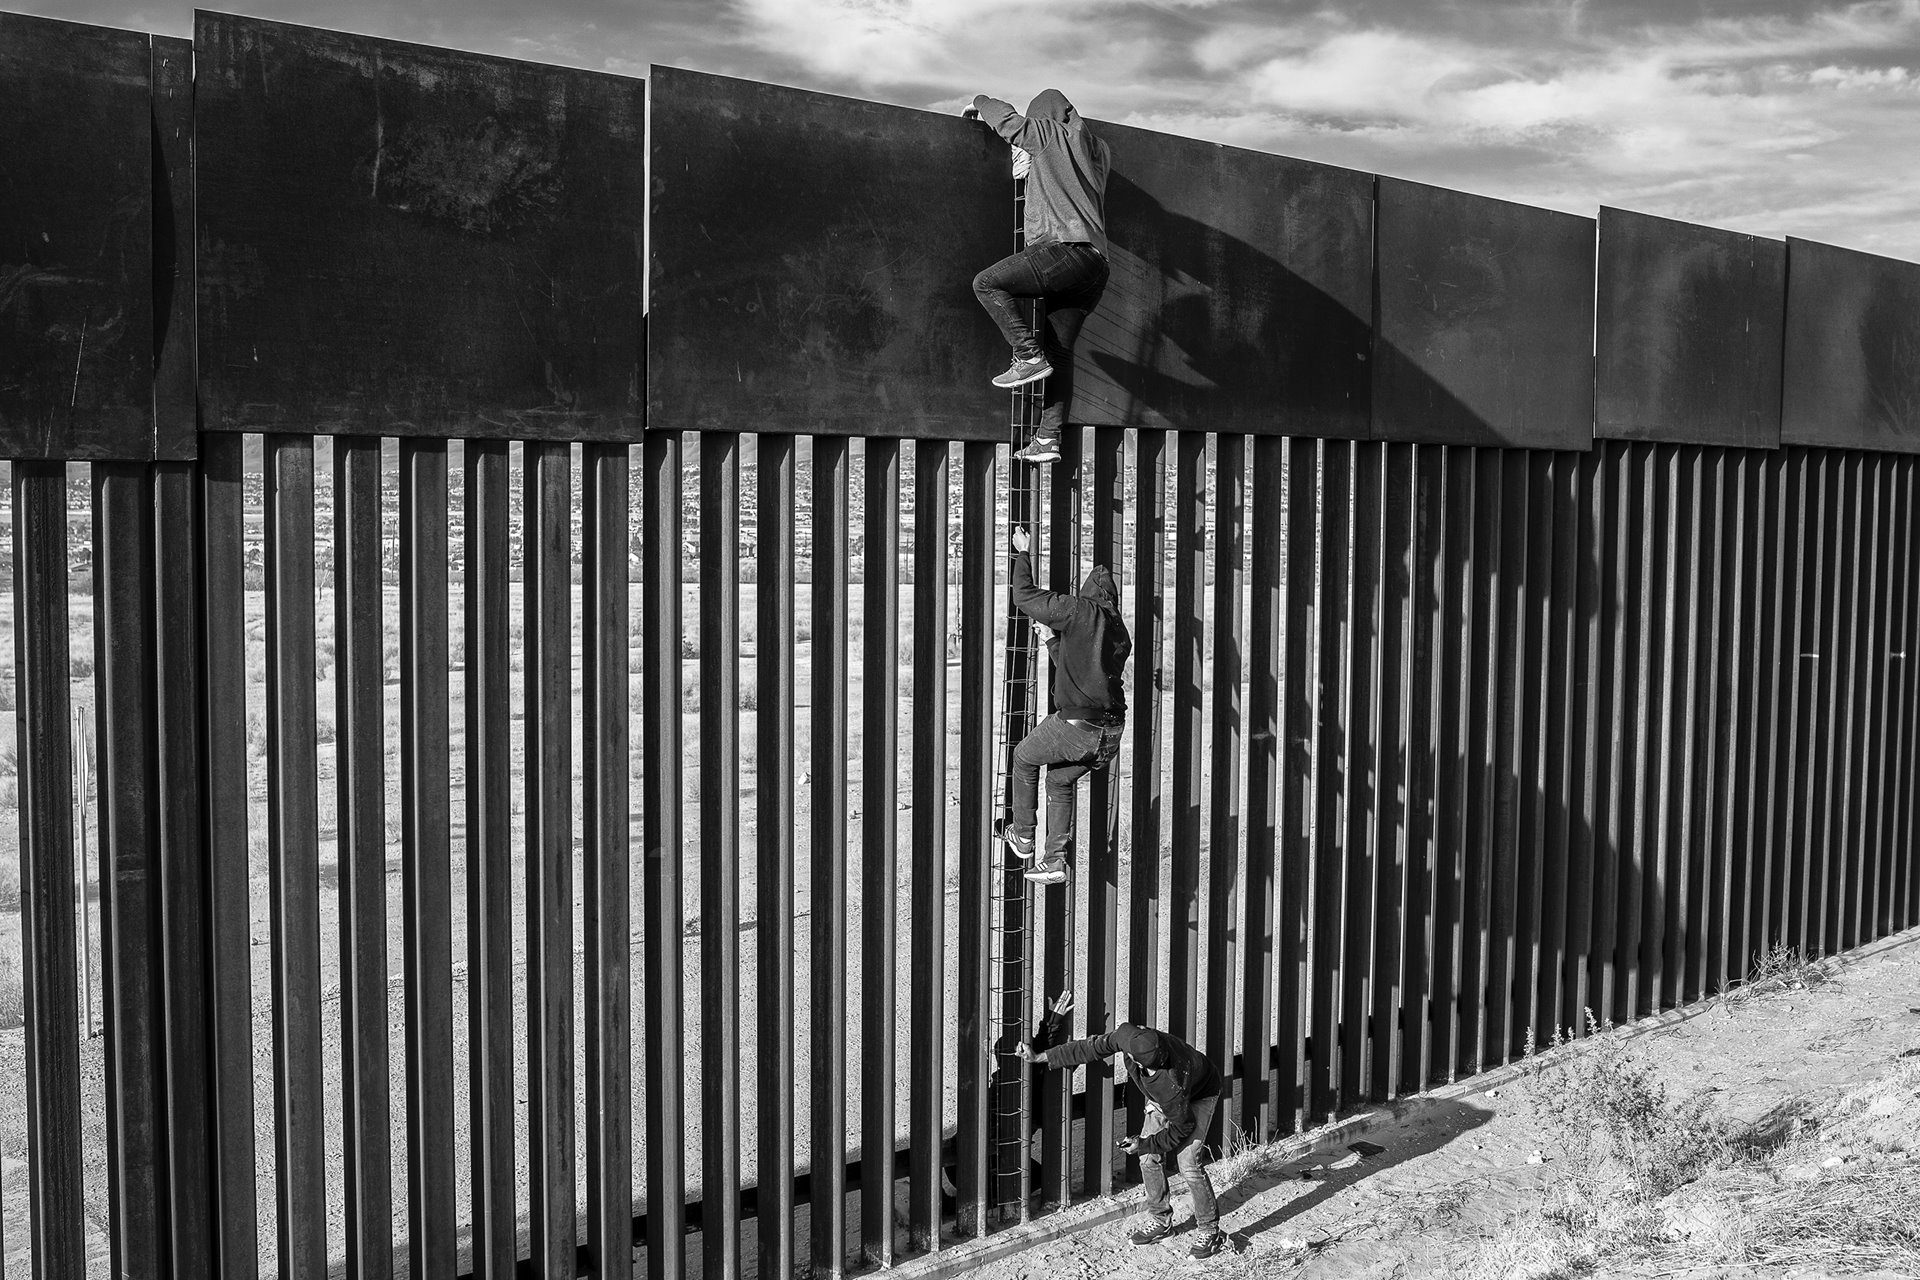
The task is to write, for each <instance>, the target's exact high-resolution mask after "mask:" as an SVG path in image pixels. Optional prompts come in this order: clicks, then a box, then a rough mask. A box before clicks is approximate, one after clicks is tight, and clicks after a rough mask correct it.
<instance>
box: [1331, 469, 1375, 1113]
mask: <svg viewBox="0 0 1920 1280" xmlns="http://www.w3.org/2000/svg"><path fill="white" fill-rule="evenodd" d="M1348 447H1349V449H1350V451H1351V454H1352V458H1353V464H1352V465H1353V481H1352V483H1353V498H1352V515H1351V517H1350V523H1349V526H1348V528H1349V530H1350V533H1349V538H1350V541H1349V543H1348V546H1349V547H1350V548H1351V554H1350V556H1349V558H1348V561H1347V564H1348V570H1347V571H1348V573H1349V574H1350V576H1351V589H1350V593H1349V595H1348V597H1347V608H1348V618H1347V627H1346V632H1347V634H1346V643H1345V645H1344V647H1343V648H1342V650H1341V653H1342V655H1343V657H1344V659H1345V662H1346V668H1347V671H1346V675H1347V678H1346V681H1345V691H1346V697H1347V712H1346V728H1347V733H1346V753H1345V756H1344V758H1343V760H1342V761H1341V767H1340V773H1341V775H1342V781H1343V783H1344V792H1345V814H1344V819H1345V823H1346V843H1345V856H1344V857H1343V858H1342V864H1343V869H1342V872H1341V888H1340V890H1339V892H1340V893H1341V896H1342V898H1343V900H1344V901H1343V906H1344V911H1343V913H1342V919H1341V927H1340V934H1339V941H1338V943H1337V944H1336V945H1337V946H1338V948H1339V953H1340V960H1339V965H1340V985H1339V987H1338V995H1337V996H1336V999H1337V1000H1338V1001H1339V1005H1338V1009H1337V1012H1336V1015H1335V1016H1336V1017H1337V1019H1338V1023H1339V1030H1340V1045H1339V1055H1340V1072H1339V1082H1340V1084H1339V1089H1340V1091H1339V1102H1338V1104H1337V1105H1339V1106H1341V1107H1351V1106H1354V1105H1355V1104H1357V1103H1358V1102H1359V1101H1360V1100H1361V1099H1362V1098H1364V1097H1366V1096H1367V1092H1366V1090H1367V1083H1366V1082H1367V1079H1368V1074H1369V1073H1368V1069H1367V1067H1368V1064H1367V1059H1368V1056H1369V1051H1370V1049H1371V1047H1372V1043H1373V1037H1372V1036H1371V1035H1370V1034H1369V1028H1368V1014H1369V1012H1370V1010H1369V1007H1368V1000H1367V989H1368V986H1369V985H1370V984H1371V982H1372V981H1373V980H1374V978H1375V977H1376V976H1377V975H1376V974H1375V973H1374V972H1373V959H1374V956H1373V925H1374V919H1373V916H1374V909H1373V900H1374V895H1375V894H1376V893H1377V892H1378V891H1379V888H1380V885H1379V884H1378V883H1377V881H1376V876H1377V873H1378V869H1379V866H1380V856H1379V843H1380V828H1379V824H1378V821H1377V817H1378V804H1379V788H1380V785H1381V775H1380V759H1381V755H1382V751H1381V740H1380V738H1381V727H1382V726H1381V713H1382V705H1381V699H1380V691H1381V677H1382V671H1381V665H1380V659H1381V653H1380V648H1381V631H1382V629H1383V627H1382V619H1381V612H1382V607H1383V606H1382V598H1381V589H1382V579H1383V577H1384V575H1383V573H1382V570H1381V557H1382V554H1383V552H1384V550H1385V547H1384V544H1383V539H1382V537H1381V523H1382V516H1383V513H1384V494H1383V491H1382V476H1381V464H1382V462H1383V460H1384V459H1385V457H1386V452H1385V450H1386V446H1385V445H1382V444H1375V443H1354V444H1352V445H1350V446H1348Z"/></svg>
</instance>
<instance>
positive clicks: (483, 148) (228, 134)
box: [142, 12, 646, 441]
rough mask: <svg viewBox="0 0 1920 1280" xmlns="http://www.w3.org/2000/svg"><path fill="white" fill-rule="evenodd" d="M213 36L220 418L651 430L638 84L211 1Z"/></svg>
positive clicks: (209, 406)
mask: <svg viewBox="0 0 1920 1280" xmlns="http://www.w3.org/2000/svg"><path fill="white" fill-rule="evenodd" d="M194 46H195V49H196V51H197V56H198V60H199V66H198V84H197V98H196V103H195V113H196V119H197V127H198V137H199V155H198V160H199V167H198V171H197V184H198V201H199V211H198V218H199V268H200V269H199V299H200V318H199V319H200V351H201V356H200V369H199V373H200V396H201V403H202V406H203V409H204V414H205V423H206V426H207V428H208V429H210V430H229V431H231V430H260V429H275V428H281V427H287V426H294V425H297V426H298V427H300V428H301V429H305V430H314V431H321V432H325V433H329V434H332V433H353V432H362V433H368V434H380V435H400V436H461V437H512V438H515V439H568V440H583V439H584V440H613V441H617V440H630V439H634V438H637V436H638V433H639V430H640V426H641V416H642V399H643V397H642V390H641V389H642V387H643V386H644V385H645V382H644V377H645V375H644V370H643V369H642V367H641V347H642V344H643V337H642V324H643V317H642V312H643V306H644V302H643V299H642V296H641V280H642V277H643V270H644V266H645V263H644V261H643V259H642V256H641V255H642V251H641V248H640V245H641V239H642V232H643V225H644V217H645V211H646V188H645V177H644V173H645V159H646V157H645V137H646V120H645V99H644V94H645V90H644V86H643V84H642V83H641V82H640V81H638V80H630V79H625V78H622V77H618V76H609V75H603V74H600V73H597V72H589V71H575V70H570V69H564V68H559V67H544V66H539V65H536V64H533V63H525V62H514V61H510V60H508V59H504V58H493V57H483V56H481V55H478V54H470V53H461V52H457V51H454V50H450V49H434V48H427V47H424V46H420V45H408V44H401V43H398V42H395V41H390V40H375V39H372V38H369V37H366V36H354V35H346V34H342V33H340V32H333V31H319V30H315V29H312V28H308V27H294V26H288V25H285V24H282V23H275V22H263V21H260V20H258V19H253V18H238V17H232V16H229V15H226V14H215V13H206V12H201V13H199V14H197V15H196V18H195V27H194ZM318 121H325V122H326V127H325V128H317V127H316V122H318ZM144 139H145V130H144V127H143V129H142V146H143V148H144V146H145V140H144Z"/></svg>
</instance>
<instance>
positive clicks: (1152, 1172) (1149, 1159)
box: [1140, 1097, 1220, 1231]
mask: <svg viewBox="0 0 1920 1280" xmlns="http://www.w3.org/2000/svg"><path fill="white" fill-rule="evenodd" d="M1219 1102H1220V1099H1219V1098H1217V1097H1214V1098H1201V1099H1198V1100H1196V1101H1195V1102H1194V1103H1193V1104H1192V1106H1193V1137H1192V1138H1191V1139H1189V1140H1188V1142H1187V1145H1186V1146H1184V1147H1182V1148H1180V1154H1179V1161H1180V1173H1181V1175H1182V1176H1183V1177H1185V1178H1186V1180H1187V1194H1188V1195H1190V1196H1192V1197H1193V1221H1194V1224H1195V1225H1196V1226H1198V1227H1199V1228H1200V1229H1201V1230H1202V1231H1211V1230H1213V1229H1214V1227H1215V1225H1216V1224H1218V1222H1219V1221H1220V1211H1219V1210H1218V1209H1216V1208H1214V1204H1213V1183H1211V1182H1209V1181H1208V1180H1207V1171H1206V1169H1205V1168H1204V1167H1202V1165H1201V1164H1200V1151H1201V1148H1203V1147H1205V1146H1206V1143H1207V1128H1208V1126H1210V1125H1211V1124H1212V1123H1213V1109H1214V1107H1215V1106H1217V1105H1218V1104H1219ZM1166 1127H1167V1122H1166V1120H1165V1119H1164V1118H1162V1116H1161V1115H1160V1113H1159V1112H1158V1111H1153V1112H1151V1113H1150V1114H1149V1115H1148V1116H1147V1122H1146V1123H1145V1124H1143V1125H1141V1126H1140V1136H1141V1137H1143V1138H1144V1137H1146V1136H1147V1135H1148V1134H1150V1133H1159V1132H1160V1131H1161V1130H1162V1129H1164V1128H1166ZM1140 1181H1141V1182H1143V1183H1144V1184H1146V1188H1147V1214H1148V1216H1150V1217H1153V1218H1156V1219H1158V1220H1159V1221H1161V1222H1170V1221H1172V1220H1173V1201H1172V1198H1171V1197H1170V1196H1169V1195H1168V1193H1167V1158H1166V1157H1165V1156H1161V1155H1144V1154H1143V1155H1142V1156H1141V1157H1140Z"/></svg>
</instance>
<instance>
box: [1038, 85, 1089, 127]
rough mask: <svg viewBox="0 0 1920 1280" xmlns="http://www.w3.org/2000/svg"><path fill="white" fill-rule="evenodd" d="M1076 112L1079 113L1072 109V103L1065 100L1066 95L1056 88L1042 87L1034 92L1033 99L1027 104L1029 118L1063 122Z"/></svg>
mask: <svg viewBox="0 0 1920 1280" xmlns="http://www.w3.org/2000/svg"><path fill="white" fill-rule="evenodd" d="M1077 114H1079V113H1078V112H1076V111H1075V110H1074V109H1073V104H1072V103H1071V102H1068V101H1067V95H1066V94H1064V93H1062V92H1060V91H1059V90H1058V89H1042V90H1041V91H1040V92H1039V93H1036V94H1034V95H1033V101H1032V102H1029V103H1028V104H1027V119H1029V120H1058V121H1059V122H1060V123H1062V124H1065V123H1066V122H1067V121H1069V120H1071V119H1073V118H1074V117H1075V116H1076V115H1077Z"/></svg>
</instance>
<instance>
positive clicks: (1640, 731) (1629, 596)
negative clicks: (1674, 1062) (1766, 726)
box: [1619, 446, 1668, 1018]
mask: <svg viewBox="0 0 1920 1280" xmlns="http://www.w3.org/2000/svg"><path fill="white" fill-rule="evenodd" d="M1633 453H1634V455H1635V461H1636V463H1637V466H1636V467H1635V469H1634V473H1633V480H1634V483H1635V484H1637V485H1638V488H1639V493H1638V497H1637V499H1635V500H1634V508H1633V511H1634V517H1635V520H1634V529H1635V533H1636V535H1637V536H1636V537H1635V542H1636V543H1637V544H1638V555H1637V556H1636V558H1635V560H1634V564H1633V576H1632V578H1631V585H1630V587H1629V589H1628V591H1627V593H1626V594H1625V596H1624V597H1623V599H1624V600H1627V601H1644V604H1642V605H1641V606H1640V607H1639V608H1638V609H1636V610H1635V616H1636V621H1637V623H1638V625H1637V628H1636V630H1635V634H1634V637H1633V645H1632V653H1633V662H1634V667H1633V671H1632V674H1631V680H1632V686H1631V687H1632V690H1633V692H1632V699H1633V703H1632V707H1633V710H1632V714H1633V751H1632V757H1631V758H1632V762H1633V763H1632V764H1631V766H1630V768H1631V770H1632V775H1631V778H1632V781H1631V784H1630V785H1631V798H1630V799H1629V801H1628V804H1629V810H1628V812H1627V814H1626V815H1625V817H1624V818H1623V822H1622V829H1621V858H1620V890H1621V894H1620V931H1619V956H1620V968H1621V969H1622V970H1623V972H1622V973H1621V974H1620V988H1621V992H1620V1006H1621V1009H1622V1010H1623V1016H1624V1017H1626V1018H1636V1017H1639V1016H1640V1015H1642V1014H1644V1013H1647V1012H1649V1011H1650V1010H1651V1009H1652V1008H1653V1006H1654V1005H1655V1004H1657V1003H1658V998H1657V996H1653V995H1651V994H1650V993H1649V984H1650V983H1652V982H1654V981H1656V980H1657V977H1658V975H1657V973H1655V972H1653V971H1652V970H1651V968H1650V966H1649V965H1648V964H1647V956H1646V938H1647V932H1648V931H1647V927H1646V925H1647V919H1646V913H1647V910H1648V903H1649V902H1653V901H1657V898H1656V894H1655V893H1652V892H1649V889H1648V885H1649V882H1652V885H1653V887H1654V889H1655V890H1657V888H1658V867H1659V864H1658V862H1657V861H1656V860H1655V859H1656V858H1657V855H1658V849H1659V845H1658V832H1657V825H1656V824H1657V822H1658V818H1657V816H1656V812H1655V811H1656V809H1657V806H1658V804H1659V800H1660V792H1659V781H1658V775H1657V770H1658V759H1657V752H1658V750H1659V748H1660V745H1661V740H1660V739H1659V738H1657V737H1656V726H1658V725H1659V724H1661V709H1660V697H1659V694H1660V689H1659V679H1660V667H1661V664H1660V661H1659V656H1658V647H1659V643H1660V638H1661V636H1662V634H1663V632H1664V629H1665V626H1666V618H1667V614H1666V613H1665V611H1664V610H1663V609H1662V607H1661V602H1662V599H1663V597H1662V595H1661V592H1660V586H1659V577H1658V575H1659V573H1660V571H1661V568H1662V566H1663V565H1664V563H1665V556H1664V550H1665V545H1666V544H1664V543H1663V542H1662V541H1661V537H1662V533H1663V521H1664V519H1665V512H1666V508H1667V505H1668V504H1667V503H1666V502H1665V501H1664V499H1665V497H1666V494H1667V489H1666V486H1665V485H1664V484H1662V483H1661V475H1662V474H1663V473H1664V471H1665V469H1666V468H1665V455H1664V453H1663V452H1662V447H1660V446H1647V447H1645V448H1636V449H1634V450H1633Z"/></svg>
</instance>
